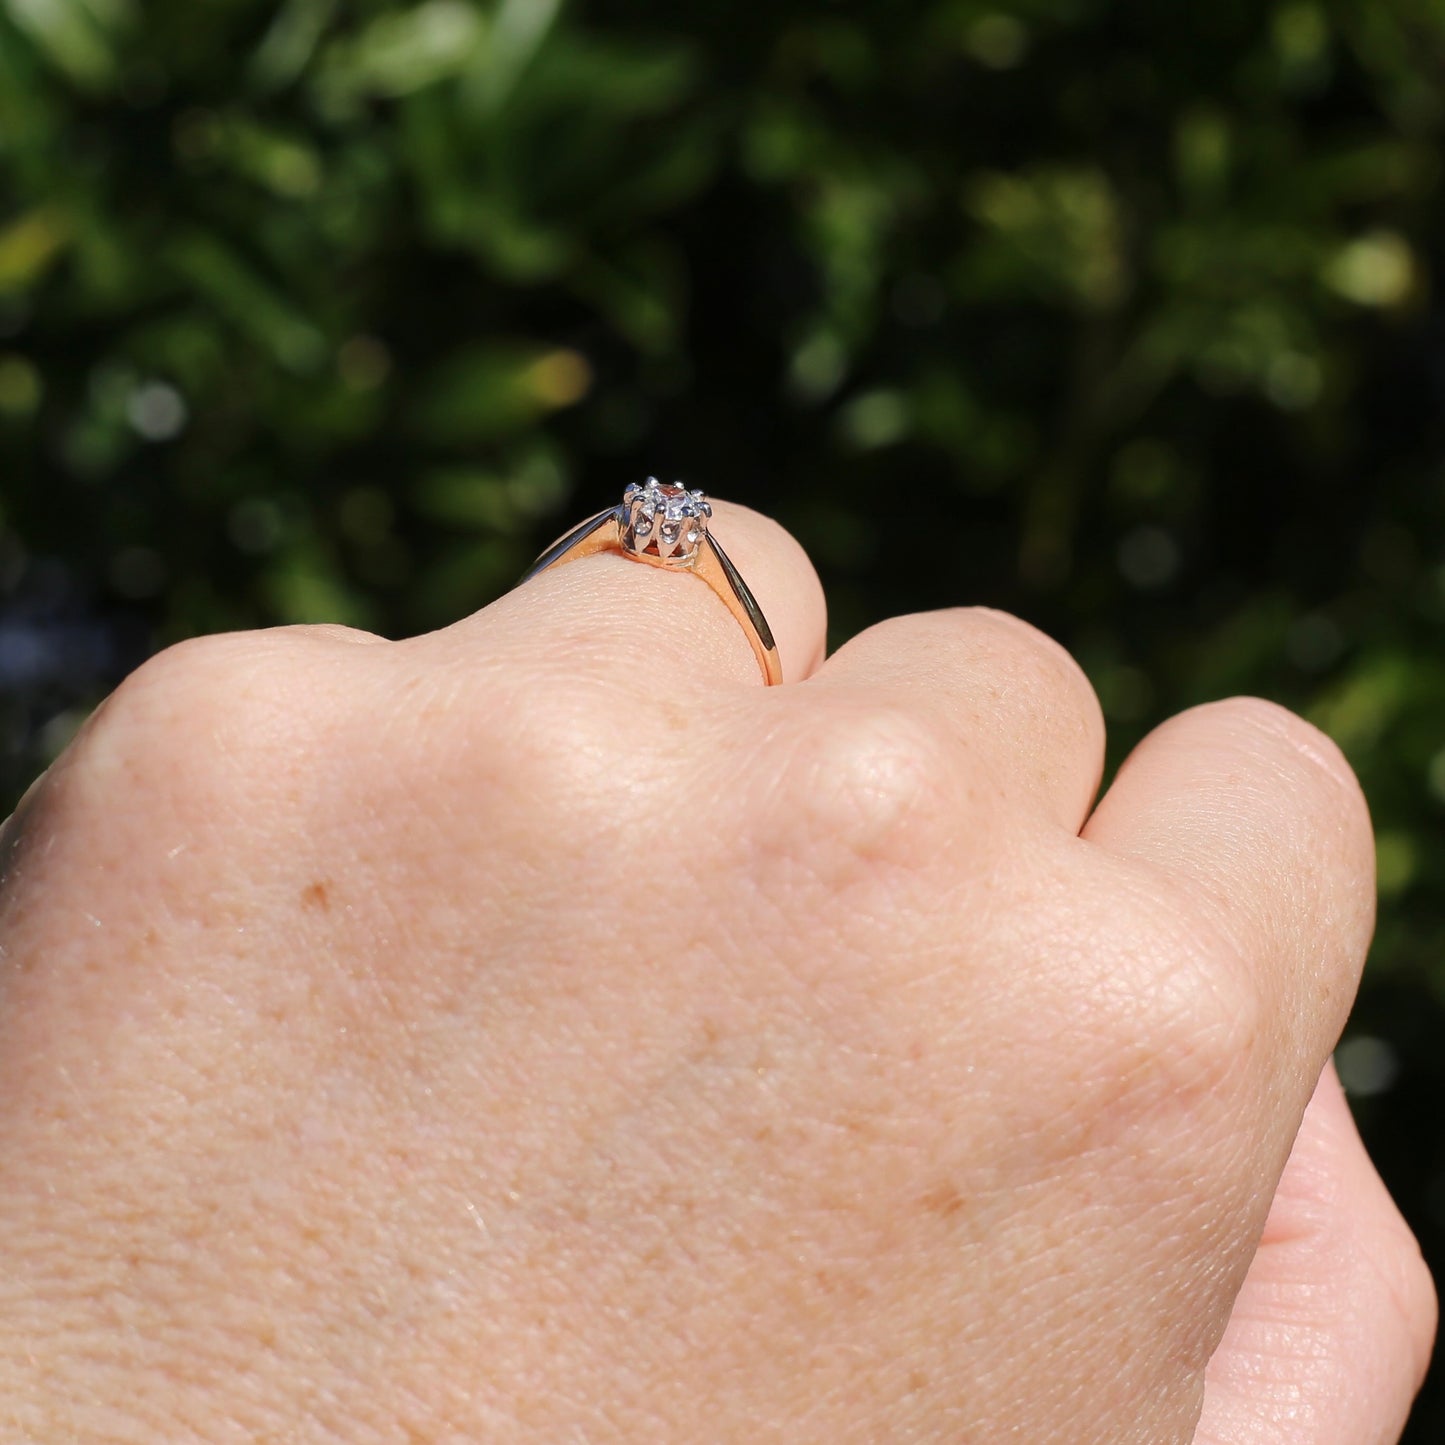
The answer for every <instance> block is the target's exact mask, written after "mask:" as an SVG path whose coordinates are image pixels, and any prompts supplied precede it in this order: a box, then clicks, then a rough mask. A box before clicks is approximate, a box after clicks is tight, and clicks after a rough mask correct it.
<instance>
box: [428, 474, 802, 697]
mask: <svg viewBox="0 0 1445 1445" xmlns="http://www.w3.org/2000/svg"><path fill="white" fill-rule="evenodd" d="M609 525H610V524H609ZM709 530H710V532H711V533H712V535H713V536H715V537H716V538H717V541H718V543H719V544H720V545H721V546H722V547H723V548H724V549H725V550H726V552H727V555H728V557H729V558H730V559H731V560H732V562H733V564H734V565H735V566H736V568H737V570H738V572H739V573H740V574H741V576H742V577H743V579H744V581H745V582H746V584H747V586H748V587H749V588H750V589H751V591H752V593H753V595H754V596H755V598H756V599H757V601H758V604H759V605H760V607H761V608H762V611H763V615H764V616H765V617H766V619H767V621H768V623H769V625H770V626H771V628H772V632H773V635H774V637H775V638H776V640H777V644H778V653H779V656H780V658H781V661H782V667H783V678H784V680H785V681H795V680H797V679H800V678H803V677H806V676H808V674H809V673H811V672H812V671H813V669H814V668H815V667H816V666H817V664H818V662H819V661H820V660H821V658H822V656H823V651H824V646H825V640H826V639H825V634H826V612H825V607H824V602H823V589H822V585H821V583H820V582H819V581H818V576H817V573H816V572H815V571H814V570H813V566H812V564H811V563H810V562H809V560H808V557H807V554H806V553H805V552H804V551H803V549H802V547H801V546H799V545H798V543H797V542H796V541H794V539H793V538H792V537H791V536H790V535H789V534H788V533H787V532H786V531H784V529H783V528H782V527H780V526H779V525H778V524H777V523H776V522H774V521H772V520H771V519H770V518H768V517H765V516H763V515H761V514H760V513H758V512H754V511H752V510H751V509H749V508H747V507H742V506H738V505H737V504H735V503H728V502H717V501H715V502H713V516H712V520H711V522H710V523H709ZM479 624H480V625H482V626H484V627H485V628H486V629H487V633H488V638H489V642H490V643H491V644H492V645H494V646H497V647H501V648H504V649H510V650H511V651H512V652H513V653H515V654H517V655H518V656H522V657H525V658H527V659H529V660H536V661H538V662H540V663H541V664H543V665H546V664H548V663H551V662H555V663H556V664H557V665H558V666H560V667H563V668H565V669H568V670H571V671H579V670H580V671H582V672H587V671H591V672H603V673H622V674H624V675H625V676H626V677H627V679H628V681H629V683H630V684H631V685H633V686H638V687H641V688H652V689H655V690H672V689H675V688H677V687H679V686H684V685H686V684H687V683H688V682H690V681H691V682H697V683H698V684H700V685H701V686H703V687H708V688H711V687H715V686H716V685H717V683H718V682H720V681H729V682H742V683H747V684H749V685H752V684H755V683H757V682H758V680H759V669H758V663H757V659H756V658H755V657H754V656H753V652H752V647H751V645H750V643H749V641H748V639H747V636H746V634H745V633H744V631H743V629H742V626H741V625H740V624H739V623H738V622H737V620H736V619H735V618H734V617H733V615H732V613H731V612H729V610H728V608H727V607H726V606H725V605H724V603H723V601H722V599H721V598H720V597H719V596H718V595H717V594H716V593H715V592H714V591H713V590H712V588H711V587H710V586H708V585H707V583H706V582H704V581H703V580H702V578H701V577H698V576H693V575H690V574H689V573H688V572H687V571H685V570H670V569H666V568H662V567H653V566H648V565H646V564H644V563H639V562H637V561H634V560H633V559H631V558H629V557H625V556H623V555H622V554H621V553H620V552H616V551H612V550H608V551H606V552H602V553H598V554H596V555H593V556H586V557H578V558H576V559H572V560H568V561H565V562H562V563H560V564H559V565H557V566H554V567H551V568H549V569H548V570H547V571H545V572H541V573H539V574H538V575H537V576H535V577H533V578H531V579H530V580H529V581H528V582H527V583H526V584H525V585H524V586H521V587H518V588H515V589H514V590H513V591H511V592H509V593H508V594H507V595H506V596H504V597H502V598H500V599H499V600H498V601H497V602H495V603H493V605H492V606H491V607H488V608H486V609H485V610H484V611H483V612H482V613H480V614H478V616H477V617H475V618H470V619H468V620H467V621H466V622H463V623H460V624H458V628H457V631H458V632H459V633H460V634H462V635H465V636H467V637H468V643H469V645H472V639H471V634H472V633H473V632H474V629H475V628H476V627H477V626H478V625H479Z"/></svg>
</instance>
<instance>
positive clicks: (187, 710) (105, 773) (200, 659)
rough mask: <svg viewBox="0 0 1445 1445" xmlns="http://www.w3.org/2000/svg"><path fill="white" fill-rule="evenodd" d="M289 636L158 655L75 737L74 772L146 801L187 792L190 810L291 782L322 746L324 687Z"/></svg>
mask: <svg viewBox="0 0 1445 1445" xmlns="http://www.w3.org/2000/svg"><path fill="white" fill-rule="evenodd" d="M287 633H288V630H287V629H277V630H274V631H271V632H258V633H232V634H224V635H220V636H214V637H202V638H194V639H191V640H188V641H186V642H181V643H177V644H175V645H174V646H172V647H168V648H166V649H165V650H164V651H162V652H159V653H157V654H156V655H155V656H154V657H152V658H150V659H149V660H148V661H147V662H145V663H143V664H142V665H141V666H140V667H139V668H137V669H136V670H135V671H134V672H133V673H131V675H130V676H129V677H128V678H126V679H125V681H124V682H122V683H121V685H120V686H119V687H118V688H117V689H116V691H115V692H114V693H113V694H112V695H111V696H110V697H109V698H108V699H107V700H106V702H105V703H104V704H103V705H102V707H101V709H100V711H99V712H98V714H97V715H96V718H95V720H94V725H93V727H91V728H89V729H87V731H86V733H85V734H84V735H83V738H82V740H81V746H80V749H79V757H78V759H77V765H78V767H79V769H80V771H81V773H82V774H83V775H84V776H87V777H88V778H90V779H91V780H92V781H93V782H97V783H99V784H101V785H105V786H114V785H116V784H119V785H120V786H122V787H123V788H127V789H128V790H132V791H135V792H139V793H141V794H142V795H143V796H144V797H145V798H146V799H147V800H148V801H152V802H154V801H159V800H161V799H165V798H167V797H170V798H174V797H176V796H177V795H179V794H181V793H185V794H186V795H187V796H189V797H190V799H191V800H192V806H198V805H201V804H203V802H204V801H205V800H207V799H212V800H214V799H215V798H216V796H217V794H219V793H222V792H228V793H234V792H237V791H245V792H246V793H248V794H250V793H253V792H261V791H263V790H264V787H265V783H266V780H267V778H275V779H280V778H283V777H287V778H289V777H294V774H295V772H296V770H297V769H299V768H302V767H304V766H305V765H306V763H307V762H308V760H309V758H310V756H311V755H312V754H314V752H315V751H316V748H317V746H318V744H319V740H320V739H319V733H320V731H321V729H320V728H319V727H318V722H319V717H320V714H321V713H322V711H323V710H324V705H325V702H326V687H325V685H324V683H323V681H322V678H321V677H320V676H318V672H317V668H316V664H315V658H314V656H312V655H310V652H309V649H307V648H305V647H304V646H298V641H299V639H297V638H295V637H293V636H288V635H287ZM263 764H264V765H266V766H263Z"/></svg>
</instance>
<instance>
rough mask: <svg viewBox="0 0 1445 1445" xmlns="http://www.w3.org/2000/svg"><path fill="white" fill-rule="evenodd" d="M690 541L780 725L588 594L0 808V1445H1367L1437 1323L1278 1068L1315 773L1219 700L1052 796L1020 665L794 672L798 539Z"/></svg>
mask: <svg viewBox="0 0 1445 1445" xmlns="http://www.w3.org/2000/svg"><path fill="white" fill-rule="evenodd" d="M714 526H715V528H716V530H717V532H718V535H719V536H720V537H721V538H722V539H724V541H725V542H726V545H727V546H728V548H729V551H730V552H731V553H732V555H733V557H734V559H735V561H736V562H737V563H738V565H739V567H740V569H741V570H742V572H743V574H744V575H745V576H746V577H747V578H748V579H749V581H750V583H752V584H753V586H754V589H755V591H756V592H757V595H758V597H759V600H760V602H761V603H762V605H763V607H764V609H765V611H766V612H767V613H768V615H769V618H770V619H771V620H772V622H773V624H774V628H775V631H776V632H777V635H778V638H779V644H780V649H781V653H782V657H783V663H784V668H785V671H786V674H787V678H788V681H787V682H786V683H785V684H784V685H783V686H782V687H779V688H773V689H764V688H762V687H760V686H758V679H757V674H756V665H755V663H754V661H753V659H752V656H751V653H750V652H749V650H748V648H747V644H746V641H745V639H744V638H743V636H742V633H741V632H740V630H739V629H738V627H737V625H736V624H735V623H734V622H733V621H732V619H731V618H730V617H729V616H728V615H727V613H726V611H725V610H724V609H723V607H722V605H721V603H720V602H719V601H718V600H717V599H716V598H715V597H714V596H713V595H712V593H711V592H710V591H709V590H708V589H707V588H706V587H704V586H702V585H701V584H700V583H699V582H697V581H696V580H695V579H693V578H689V577H686V576H678V575H676V574H665V573H662V572H660V571H657V570H655V569H651V568H646V567H641V566H638V565H636V564H634V563H632V562H629V561H627V560H626V559H624V558H621V557H618V556H615V555H609V556H599V557H594V558H591V559H587V560H584V561H578V562H576V563H573V564H570V565H568V566H565V567H561V568H557V569H555V570H553V571H551V572H548V573H546V574H544V575H543V576H541V577H540V578H538V579H536V580H535V581H533V582H531V583H529V584H528V585H527V586H526V587H524V588H521V589H519V590H518V591H516V592H514V593H512V594H510V595H508V596H506V597H504V598H502V599H501V600H500V601H499V602H497V603H496V604H494V605H493V606H492V607H489V608H488V609H486V610H485V611H484V612H482V613H481V614H479V615H478V616H476V617H473V618H470V619H468V620H466V621H464V622H462V623H460V624H458V625H456V626H455V627H452V628H449V629H447V630H445V631H443V632H440V633H437V634H434V635H431V636H427V637H422V638H418V639H414V640H411V641H407V642H401V643H389V642H382V641H380V640H378V639H375V638H370V637H366V636H364V635H361V634H357V633H349V632H345V631H343V630H340V629H333V628H309V629H285V630H280V631H273V632H263V633H256V634H249V635H237V636H231V637H220V638H213V639H208V640H204V641H200V642H196V643H191V644H186V645H184V646H182V647H180V648H177V649H172V650H170V651H168V652H166V653H163V654H162V655H161V656H159V657H158V658H156V659H155V660H154V661H152V662H151V663H149V664H147V665H146V666H145V667H143V668H142V669H140V671H139V672H138V673H137V674H135V675H134V676H133V677H132V678H131V679H130V680H128V681H127V682H126V683H125V684H124V685H123V686H122V687H121V688H120V690H119V691H118V692H117V694H116V695H115V696H113V697H112V698H111V699H110V700H109V702H108V703H107V704H106V705H105V706H104V707H103V708H102V709H101V710H100V711H99V712H98V713H97V715H96V716H95V717H94V718H93V719H92V721H91V723H90V724H89V725H88V726H87V727H86V728H85V729H84V731H83V732H82V734H81V736H80V737H79V738H78V739H77V741H76V743H75V744H74V745H73V746H72V747H71V749H70V750H69V751H68V752H67V753H66V755H65V756H64V757H63V758H62V759H61V761H60V762H59V763H57V765H56V766H55V767H54V768H53V769H52V770H51V771H50V773H49V774H47V776H46V777H45V778H44V779H43V780H42V781H41V782H40V783H39V784H38V785H37V786H36V787H35V788H34V789H32V791H31V793H30V794H29V795H28V797H27V799H26V801H25V803H24V804H23V805H22V807H21V809H20V810H19V811H18V812H17V815H16V817H15V818H14V819H12V820H11V822H10V824H9V825H8V827H7V829H6V831H5V834H4V836H3V840H0V859H3V862H0V868H3V884H0V954H3V958H0V991H3V992H0V1237H3V1238H4V1240H5V1268H4V1270H3V1271H0V1436H3V1438H4V1439H6V1440H35V1441H46V1442H64V1441H115V1442H154V1441H156V1440H166V1441H174V1442H186V1441H206V1442H230V1441H252V1440H258V1439H262V1440H278V1441H279V1440H286V1441H307V1442H310V1441H315V1442H343V1441H344V1442H348V1445H372V1442H377V1445H380V1442H392V1441H396V1442H403V1441H462V1440H516V1441H531V1440H535V1441H558V1442H562V1441H568V1442H580V1441H608V1440H626V1441H629V1442H646V1441H683V1440H689V1441H700V1440H718V1441H724V1440H739V1441H748V1442H754V1441H772V1440H776V1441H787V1442H809V1441H817V1442H829V1445H833V1442H848V1441H858V1442H876V1441H879V1440H889V1441H967V1442H972V1441H977V1442H989V1445H993V1442H1002V1441H1021V1442H1041V1441H1069V1442H1071V1445H1091V1442H1098V1445H1105V1442H1107V1445H1170V1442H1189V1441H1195V1442H1198V1445H1265V1442H1269V1445H1374V1442H1391V1441H1395V1440H1397V1439H1398V1437H1399V1434H1400V1431H1401V1429H1402V1426H1403V1422H1404V1418H1405V1415H1406V1413H1407V1410H1408V1407H1409V1403H1410V1400H1411V1398H1412V1396H1413V1394H1414V1391H1415V1389H1416V1388H1417V1386H1418V1383H1419V1380H1420V1377H1421V1374H1422V1372H1423V1369H1424V1366H1425V1362H1426V1360H1427V1357H1428V1354H1429V1350H1430V1345H1431V1341H1432V1336H1433V1330H1434V1320H1435V1301H1434V1294H1433V1291H1432V1287H1431V1284H1430V1280H1429V1277H1428V1275H1427V1273H1426V1271H1425V1269H1424V1267H1423V1265H1422V1263H1421V1261H1420V1256H1419V1252H1418V1250H1417V1248H1416V1246H1415V1244H1414V1241H1413V1239H1412V1238H1411V1236H1410V1234H1409V1232H1408V1230H1407V1229H1406V1227H1405V1225H1404V1224H1403V1222H1402V1221H1401V1219H1400V1217H1399V1215H1398V1213H1397V1212H1396V1211H1395V1209H1394V1206H1393V1205H1392V1204H1391V1202H1390V1200H1389V1198H1388V1196H1387V1195H1386V1193H1385V1191H1384V1189H1383V1187H1382V1186H1381V1184H1380V1182H1379V1180H1378V1178H1377V1176H1376V1175H1375V1173H1374V1171H1373V1169H1372V1168H1371V1166H1370V1163H1369V1161H1368V1159H1367V1157H1366V1155H1365V1153H1364V1151H1363V1149H1362V1147H1361V1145H1360V1141H1359V1139H1358V1136H1357V1135H1356V1134H1355V1132H1354V1129H1353V1127H1352V1125H1351V1122H1350V1119H1349V1114H1348V1109H1347V1107H1346V1106H1345V1104H1344V1101H1343V1099H1342V1097H1341V1095H1340V1092H1339V1089H1338V1086H1337V1085H1336V1083H1335V1081H1334V1079H1333V1076H1332V1074H1331V1073H1329V1072H1328V1071H1327V1070H1326V1061H1327V1059H1328V1057H1329V1053H1330V1050H1331V1048H1332V1047H1333V1045H1334V1042H1335V1040H1336V1038H1337V1036H1338V1034H1339V1031H1340V1028H1341V1025H1342V1023H1343V1021H1344V1018H1345V1016H1346V1013H1347V1011H1348V1009H1349V1007H1350V1003H1351V1000H1352V999H1353V996H1354V992H1355V988H1356V983H1357V980H1358V975H1359V970H1360V967H1361V965H1362V962H1363V959H1364V956H1365V951H1366V946H1367V944H1368V941H1369V938H1370V933H1371V928H1372V923H1373V906H1374V905H1373V897H1374V890H1373V873H1372V860H1373V852H1372V844H1371V835H1370V827H1369V821H1368V816H1367V812H1366V808H1365V804H1364V802H1363V799H1362V798H1361V795H1360V792H1359V789H1358V786H1357V784H1356V783H1355V781H1354V778H1353V776H1352V775H1351V773H1350V770H1349V768H1348V766H1347V765H1346V764H1345V762H1344V760H1343V758H1342V757H1341V756H1340V754H1339V753H1338V751H1337V750H1336V749H1335V748H1334V746H1333V745H1332V744H1331V743H1330V742H1329V741H1328V740H1327V739H1326V738H1324V737H1323V736H1321V735H1320V734H1319V733H1318V732H1316V731H1315V730H1313V729H1312V728H1310V727H1309V726H1308V725H1307V724H1306V723H1304V722H1302V721H1301V720H1300V719H1298V718H1296V717H1294V716H1292V715H1290V714H1288V713H1286V712H1284V711H1282V710H1281V709H1279V708H1277V707H1275V706H1273V705H1271V704H1268V703H1264V702H1260V701H1257V700H1238V699H1236V700H1232V701H1228V702H1222V703H1217V704H1213V705H1210V706H1207V707H1203V708H1198V709H1195V710H1193V711H1191V712H1188V713H1185V714H1183V715H1181V716H1179V717H1177V718H1175V719H1173V720H1172V721H1171V722H1169V723H1167V724H1165V725H1164V726H1163V727H1161V728H1160V729H1159V730H1158V731H1157V732H1155V733H1154V734H1153V735H1152V736H1151V737H1150V738H1148V739H1147V740H1146V741H1145V742H1144V743H1143V744H1142V745H1141V746H1140V748H1139V749H1138V750H1137V752H1136V753H1135V755H1134V756H1133V757H1132V758H1131V759H1130V760H1129V762H1128V763H1127V764H1126V765H1125V767H1124V768H1123V770H1122V771H1121V773H1120V774H1119V776H1118V777H1117V778H1116V779H1115V780H1114V782H1113V783H1112V784H1111V786H1110V787H1109V789H1108V791H1107V793H1106V794H1105V795H1104V797H1103V798H1102V800H1101V801H1098V802H1097V804H1096V801H1095V795H1096V790H1097V788H1098V785H1099V780H1100V772H1101V766H1102V762H1101V760H1102V754H1103V724H1102V720H1101V716H1100V711H1099V707H1098V703H1097V701H1096V699H1095V697H1094V694H1093V692H1092V690H1091V688H1090V687H1089V684H1088V682H1087V681H1086V679H1085V677H1084V675H1083V674H1082V672H1081V671H1080V670H1079V668H1078V667H1077V666H1076V665H1075V664H1074V662H1073V661H1072V660H1071V659H1070V658H1069V657H1068V656H1067V655H1066V654H1065V653H1064V652H1063V651H1062V650H1061V649H1060V648H1059V647H1058V646H1057V645H1055V644H1054V643H1052V642H1050V641H1049V640H1048V639H1047V638H1045V637H1043V636H1042V635H1041V634H1039V633H1038V632H1036V631H1034V630H1032V629H1031V628H1029V627H1027V626H1026V625H1025V624H1023V623H1021V622H1019V621H1017V620H1015V619H1012V618H1008V617H1005V616H1002V615H1000V614H997V613H992V612H988V611H982V610H977V609H971V610H960V611H954V612H947V613H940V614H933V615H928V616H918V617H907V618H899V619H895V620H893V621H891V622H888V623H885V624H883V625H881V626H879V627H875V628H873V629H871V630H870V631H868V632H865V633H863V634H861V635H860V636H859V637H857V638H855V639H854V640H853V641H851V642H849V643H848V644H847V645H846V646H844V647H843V648H842V649H841V650H840V651H839V652H837V653H836V654H835V655H834V656H833V657H831V658H829V659H827V660H826V661H824V660H823V603H822V595H821V591H820V589H819V586H818V583H817V580H816V577H815V576H814V574H813V572H812V569H811V567H810V566H809V565H808V562H807V560H806V558H805V557H804V556H803V555H802V553H801V551H800V550H799V549H798V547H797V546H796V544H795V543H794V542H793V541H792V540H791V539H790V538H788V537H787V536H786V535H785V534H784V533H783V532H782V531H781V530H780V529H778V528H777V527H776V526H775V525H774V524H772V523H771V522H768V521H767V520H765V519H764V518H761V517H759V516H757V515H756V514H753V513H750V512H747V511H744V510H743V509H741V508H736V507H728V506H725V505H720V506H719V507H718V513H717V517H716V520H715V523H714ZM1322 1070H1325V1072H1324V1073H1323V1076H1322Z"/></svg>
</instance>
